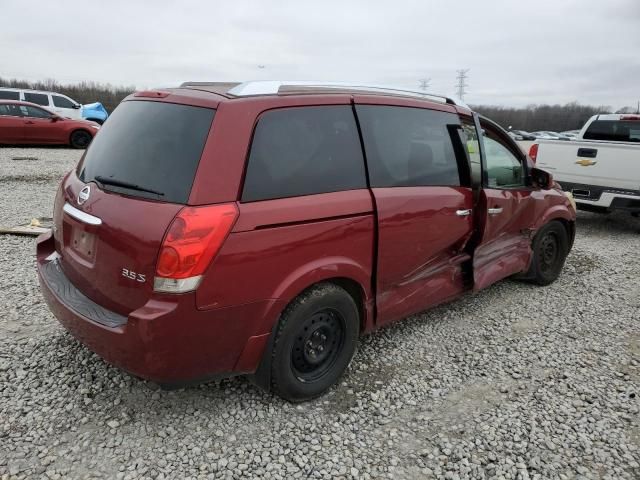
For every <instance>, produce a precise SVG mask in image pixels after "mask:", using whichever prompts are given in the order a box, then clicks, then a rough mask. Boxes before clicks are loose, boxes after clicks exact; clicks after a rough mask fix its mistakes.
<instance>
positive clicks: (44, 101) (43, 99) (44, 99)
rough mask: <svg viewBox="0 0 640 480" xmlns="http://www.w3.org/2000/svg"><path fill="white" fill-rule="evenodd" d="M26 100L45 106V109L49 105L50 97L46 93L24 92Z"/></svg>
mask: <svg viewBox="0 0 640 480" xmlns="http://www.w3.org/2000/svg"><path fill="white" fill-rule="evenodd" d="M24 99H25V101H27V102H31V103H35V104H36V105H43V106H45V107H46V106H48V105H49V96H48V95H47V94H45V93H31V92H24Z"/></svg>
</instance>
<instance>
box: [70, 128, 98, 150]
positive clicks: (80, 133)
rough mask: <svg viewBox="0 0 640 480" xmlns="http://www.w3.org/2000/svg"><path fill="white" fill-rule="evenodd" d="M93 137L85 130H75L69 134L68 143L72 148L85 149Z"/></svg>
mask: <svg viewBox="0 0 640 480" xmlns="http://www.w3.org/2000/svg"><path fill="white" fill-rule="evenodd" d="M92 139H93V137H92V136H91V134H90V133H89V132H87V131H85V130H76V131H75V132H73V133H72V134H71V138H70V143H71V146H72V147H73V148H87V147H88V146H89V144H90V143H91V140H92Z"/></svg>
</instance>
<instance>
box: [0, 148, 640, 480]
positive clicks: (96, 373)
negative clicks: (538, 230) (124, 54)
mask: <svg viewBox="0 0 640 480" xmlns="http://www.w3.org/2000/svg"><path fill="white" fill-rule="evenodd" d="M25 155H31V156H36V157H38V158H39V160H12V157H14V156H25ZM79 155H80V153H79V152H77V151H70V150H62V149H55V150H49V149H47V150H38V149H0V173H1V177H0V193H1V195H0V224H6V223H12V222H13V223H19V222H22V221H25V222H26V221H28V220H29V219H30V218H31V217H37V216H50V210H51V208H52V207H51V203H52V199H53V196H54V192H55V187H56V182H57V180H58V179H59V178H60V177H61V176H62V174H63V173H64V172H65V171H66V170H68V169H70V168H71V167H72V166H73V165H74V164H75V162H76V161H77V159H78V158H79ZM639 250H640V221H638V220H637V219H633V218H631V217H628V216H623V215H615V214H614V215H610V216H597V215H592V214H583V213H580V214H579V229H578V235H577V239H576V244H575V247H574V250H573V252H572V253H571V255H570V256H569V258H568V264H567V266H566V268H565V270H564V273H563V275H562V276H561V278H560V279H559V280H558V282H557V283H555V284H554V285H552V286H550V287H547V288H540V287H534V286H531V285H528V284H524V283H519V282H515V281H504V282H501V283H499V284H497V285H495V286H493V287H491V288H489V289H488V290H485V291H483V292H481V293H479V294H476V295H467V296H465V297H464V298H462V299H460V300H457V301H455V302H452V303H450V304H448V305H445V306H442V307H439V308H436V309H434V310H431V311H429V312H428V313H424V314H421V315H416V316H414V317H412V318H411V319H408V320H405V321H404V322H402V323H400V324H398V325H396V326H393V327H391V328H388V329H385V330H383V331H381V332H378V333H375V334H373V335H370V336H367V337H365V338H363V339H362V342H361V346H360V349H359V351H358V353H357V355H356V357H355V358H354V361H353V362H352V365H351V368H350V369H349V371H348V373H347V375H346V376H345V377H344V378H343V381H342V383H341V385H340V386H339V387H338V388H334V389H333V390H332V391H331V392H329V393H328V394H327V395H326V396H324V397H322V398H320V399H318V400H316V401H313V402H309V403H306V404H303V405H297V406H296V405H291V404H287V403H285V402H283V401H281V400H280V399H278V398H276V397H274V396H272V395H268V394H265V393H262V392H261V391H259V390H258V389H256V388H255V387H253V386H252V385H251V384H250V383H249V382H248V381H246V380H244V379H242V378H239V379H231V380H225V381H222V382H217V383H208V384H205V385H201V386H198V387H194V388H189V389H184V390H178V391H162V390H158V389H157V387H156V386H154V385H153V384H150V383H148V382H144V381H141V380H138V379H136V378H133V377H131V376H129V375H127V374H125V373H122V372H120V371H118V370H117V369H115V368H113V367H110V366H109V365H107V364H105V363H104V362H103V361H102V360H101V359H100V358H99V357H97V356H96V355H94V354H92V353H90V352H89V351H88V350H87V349H85V348H84V347H83V346H82V345H80V344H78V343H77V342H76V341H74V340H73V339H72V338H71V337H70V336H69V335H67V334H66V333H65V332H64V330H63V329H62V328H61V327H60V326H59V325H58V324H57V323H56V321H55V319H54V318H53V316H52V315H51V314H50V313H49V311H48V310H47V308H46V306H45V305H44V303H43V301H42V299H41V297H40V294H39V291H38V287H37V281H36V276H35V272H34V240H33V239H32V238H25V237H13V236H2V237H0V265H1V267H0V268H2V273H3V274H2V275H0V290H2V292H3V295H2V296H1V297H0V312H2V315H1V316H0V478H3V479H4V478H41V477H47V478H336V477H342V478H445V479H465V478H478V479H482V478H487V479H488V478H495V479H522V480H524V479H555V478H559V479H574V478H575V479H578V478H582V479H587V478H609V479H637V478H640V450H639V448H640V419H639V416H638V394H639V393H640V391H639V386H640V326H639V325H638V319H639V318H640V295H639V294H640V292H639V286H638V277H639V275H640V257H639V256H638V251H639Z"/></svg>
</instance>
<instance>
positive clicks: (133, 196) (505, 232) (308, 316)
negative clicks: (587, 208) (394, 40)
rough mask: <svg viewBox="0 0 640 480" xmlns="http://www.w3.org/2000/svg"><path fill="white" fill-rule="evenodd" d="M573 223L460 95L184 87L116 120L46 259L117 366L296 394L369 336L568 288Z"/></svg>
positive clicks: (98, 143)
mask: <svg viewBox="0 0 640 480" xmlns="http://www.w3.org/2000/svg"><path fill="white" fill-rule="evenodd" d="M479 132H482V135H478V133H479ZM574 229H575V209H574V207H573V206H572V202H571V199H570V197H568V196H567V195H565V194H564V193H563V192H562V191H561V189H560V188H559V187H558V186H557V185H556V184H555V183H554V182H553V180H552V178H551V175H549V174H548V173H545V172H543V171H541V170H538V169H536V168H534V166H533V163H532V162H531V160H530V159H528V157H526V156H525V154H523V152H522V151H521V150H520V149H519V148H518V146H517V145H516V144H515V143H514V142H513V140H511V138H510V137H509V135H508V134H507V133H506V132H505V131H504V130H503V129H501V128H500V127H498V126H497V125H496V124H495V123H493V122H491V121H490V120H488V119H486V118H482V117H479V116H478V115H477V114H475V113H473V112H471V111H470V110H469V109H468V108H466V107H465V106H461V105H456V104H455V103H454V102H453V101H451V100H450V99H446V98H440V97H433V96H429V95H424V94H419V93H412V92H404V91H397V90H384V89H380V88H374V87H349V86H342V87H337V86H336V85H331V86H320V85H309V84H305V85H295V84H283V83H278V82H265V83H262V82H258V83H256V82H252V83H247V84H239V85H236V86H234V87H233V88H231V89H230V90H229V89H228V88H227V87H224V86H223V85H217V84H210V85H192V86H189V85H185V86H183V87H182V88H176V89H169V90H166V91H147V92H138V93H136V94H134V95H131V96H129V97H128V98H127V99H126V100H125V101H124V102H123V103H122V104H121V105H120V106H119V107H118V108H117V109H116V110H115V111H114V113H113V115H112V116H111V117H110V119H109V121H108V122H107V123H106V125H105V126H104V127H103V129H102V131H101V133H100V135H98V136H97V137H96V138H95V140H94V141H93V143H92V144H91V146H90V147H89V149H88V150H87V151H86V152H85V154H84V157H83V158H82V159H81V161H80V163H79V165H78V167H77V169H76V170H74V171H72V172H70V173H69V174H68V175H67V176H66V177H65V178H64V180H63V182H62V185H61V187H60V189H59V191H58V194H57V197H56V200H55V207H54V227H53V230H52V232H51V233H49V234H45V235H43V236H41V237H40V238H39V240H38V246H37V259H38V262H37V263H38V273H39V278H40V283H41V287H42V292H43V294H44V297H45V298H46V301H47V303H48V304H49V307H50V308H51V310H52V311H53V313H54V314H55V316H56V317H57V318H58V319H59V320H60V322H61V323H62V324H63V325H64V326H65V327H66V328H67V329H68V330H69V331H70V332H71V333H72V334H73V335H74V336H75V337H76V338H78V339H79V340H80V341H81V342H83V343H84V344H86V345H87V346H88V347H89V348H90V349H92V350H93V351H95V352H96V353H98V354H99V355H101V356H102V357H104V358H105V359H106V360H107V361H109V362H111V363H113V364H115V365H117V366H119V367H121V368H123V369H125V370H127V371H129V372H131V373H133V374H135V375H138V376H140V377H144V378H147V379H150V380H153V381H155V382H158V383H161V384H164V385H182V384H184V383H187V382H197V381H201V380H206V379H211V378H216V377H223V376H230V375H237V374H250V375H251V376H252V378H253V379H254V381H255V382H256V383H257V384H258V385H260V386H262V387H264V388H266V389H273V390H274V391H275V392H277V393H278V394H279V395H281V396H282V397H284V398H286V399H288V400H291V401H301V400H305V399H309V398H312V397H314V396H317V395H319V394H321V393H322V392H324V391H325V390H326V389H327V388H329V387H330V386H331V385H333V384H334V383H336V381H337V380H338V379H339V377H340V376H341V374H342V373H343V372H344V370H345V369H346V367H347V365H348V364H349V362H350V360H351V357H352V356H353V353H354V351H355V349H356V343H357V340H358V337H359V336H360V335H361V334H363V333H365V332H370V331H372V330H374V329H376V328H379V327H382V326H385V325H388V324H390V323H391V322H394V321H396V320H399V319H401V318H403V317H406V316H408V315H411V314H414V313H416V312H420V311H422V310H425V309H427V308H430V307H432V306H434V305H437V304H440V303H443V302H446V301H449V300H451V299H454V298H456V297H458V296H460V295H462V294H463V293H464V292H467V291H469V290H479V289H482V288H485V287H487V286H489V285H491V284H492V283H494V282H497V281H499V280H501V279H503V278H506V277H509V276H513V275H519V276H520V277H522V278H525V279H529V280H531V281H533V282H536V283H538V284H541V285H547V284H549V283H551V282H553V281H554V280H555V279H556V278H557V277H558V275H559V274H560V271H561V269H562V267H563V264H564V261H565V257H566V255H567V253H568V252H569V250H570V248H571V246H572V243H573V238H574Z"/></svg>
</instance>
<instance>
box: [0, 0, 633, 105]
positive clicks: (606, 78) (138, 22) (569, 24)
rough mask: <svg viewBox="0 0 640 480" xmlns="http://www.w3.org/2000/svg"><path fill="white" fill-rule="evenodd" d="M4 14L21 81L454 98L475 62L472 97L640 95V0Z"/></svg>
mask: <svg viewBox="0 0 640 480" xmlns="http://www.w3.org/2000/svg"><path fill="white" fill-rule="evenodd" d="M1 11H2V17H3V19H4V20H5V21H4V22H2V28H1V29H0V76H2V77H9V78H20V79H27V80H43V79H46V78H53V79H56V80H59V81H61V82H64V83H70V82H77V81H81V80H95V81H100V82H109V83H112V84H116V85H135V86H136V87H138V88H148V87H154V86H171V85H176V84H178V83H180V82H182V81H184V80H212V81H213V80H215V81H230V80H252V79H287V80H291V79H297V80H304V79H306V80H332V81H340V80H349V81H359V82H369V83H382V84H393V85H398V86H403V87H411V88H417V87H418V81H419V79H420V78H423V77H430V78H431V87H430V90H431V91H433V92H438V93H446V94H453V92H454V85H455V82H456V80H455V76H456V69H459V68H469V69H470V71H469V80H468V83H469V87H468V93H467V95H466V97H465V100H466V101H467V102H468V103H472V104H494V105H514V106H518V105H526V104H529V103H557V102H560V103H564V102H569V101H574V100H576V101H579V102H580V103H586V104H596V105H611V106H612V107H614V108H619V107H621V106H624V105H635V104H636V102H637V101H638V100H640V0H536V1H534V2H523V1H517V0H485V1H477V0H458V1H455V2H453V1H448V2H445V1H435V0H423V1H404V0H393V1H390V0H386V1H351V2H349V1H347V0H341V1H333V0H323V1H315V2H309V1H306V2H305V1H304V0H299V1H297V2H284V1H267V0H264V1H258V0H255V1H242V0H233V1H225V2H218V1H214V0H211V1H204V0H202V1H197V0H188V1H169V0H147V1H143V0H139V1H134V0H129V1H120V0H109V1H108V2H107V1H93V2H91V1H86V0H82V1H79V0H57V1H51V0H30V1H28V2H27V1H25V0H2V8H1ZM11 18H15V19H16V21H10V19H11ZM258 65H264V68H262V69H261V68H258Z"/></svg>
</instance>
